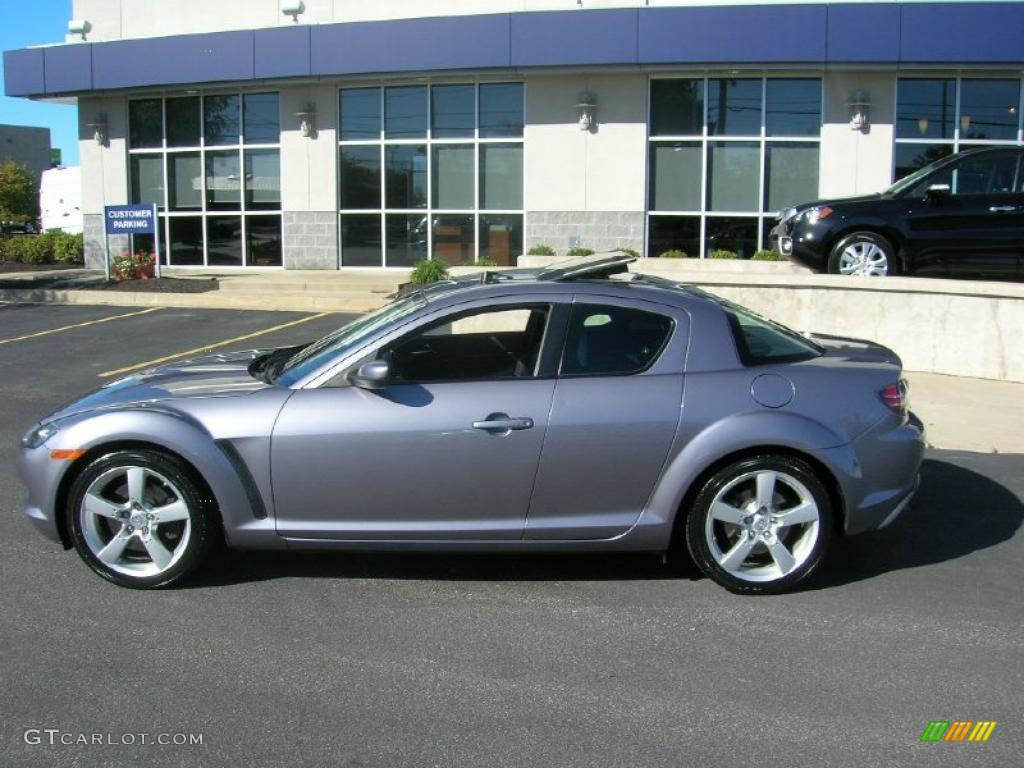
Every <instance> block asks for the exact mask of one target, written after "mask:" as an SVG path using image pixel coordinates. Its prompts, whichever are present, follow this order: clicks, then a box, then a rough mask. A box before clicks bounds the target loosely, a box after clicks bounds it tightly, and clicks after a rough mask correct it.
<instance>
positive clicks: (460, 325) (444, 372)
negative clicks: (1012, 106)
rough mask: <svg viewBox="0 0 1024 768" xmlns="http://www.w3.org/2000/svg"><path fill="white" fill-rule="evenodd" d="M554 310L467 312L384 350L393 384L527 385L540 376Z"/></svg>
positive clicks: (541, 307) (542, 307)
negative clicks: (513, 381)
mask: <svg viewBox="0 0 1024 768" xmlns="http://www.w3.org/2000/svg"><path fill="white" fill-rule="evenodd" d="M549 314H550V307H548V306H547V305H531V306H521V307H515V308H508V309H505V308H499V309H494V308H488V309H482V310H476V311H472V312H464V313H460V314H457V315H454V316H450V317H447V318H444V319H443V320H439V321H437V322H434V323H431V324H429V325H428V326H427V327H425V328H420V329H417V330H416V331H414V332H413V333H412V334H410V335H408V336H405V337H403V338H401V339H399V340H397V341H395V342H393V343H392V344H390V345H388V347H387V348H385V349H384V350H382V353H381V356H382V357H386V358H387V360H388V362H389V363H390V366H391V374H392V379H393V380H394V381H395V382H407V383H412V382H430V381H475V380H484V379H526V378H532V377H534V376H536V375H537V365H538V363H539V361H540V350H541V345H542V343H543V340H544V329H545V327H546V326H547V320H548V315H549Z"/></svg>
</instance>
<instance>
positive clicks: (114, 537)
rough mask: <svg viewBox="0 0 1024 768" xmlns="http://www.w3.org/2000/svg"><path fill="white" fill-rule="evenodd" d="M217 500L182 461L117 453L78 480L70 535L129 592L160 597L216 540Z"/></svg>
mask: <svg viewBox="0 0 1024 768" xmlns="http://www.w3.org/2000/svg"><path fill="white" fill-rule="evenodd" d="M208 496H209V494H208V493H206V492H204V491H203V490H202V489H201V485H200V484H199V483H197V482H196V480H195V479H194V478H193V476H192V472H190V471H189V469H188V468H187V467H184V466H182V464H181V463H180V462H179V461H177V460H176V459H175V458H174V457H172V456H168V455H166V454H163V453H158V452H156V451H145V450H133V451H116V452H113V453H108V454H106V455H104V456H101V457H99V458H97V459H96V460H95V461H93V462H92V463H91V464H89V466H87V467H86V468H85V470H83V471H82V473H81V474H80V475H79V476H78V477H77V478H76V479H75V482H74V483H73V485H72V486H71V493H70V494H69V500H68V507H67V511H66V514H67V516H68V530H69V531H71V537H72V540H73V542H74V545H75V549H76V550H77V551H78V554H79V555H80V556H81V557H82V559H83V560H84V561H85V562H86V564H87V565H88V566H89V567H90V568H92V569H93V570H94V571H95V572H96V573H98V574H99V575H100V576H102V577H103V578H105V579H108V580H109V581H112V582H114V583H115V584H119V585H121V586H124V587H132V588H136V589H152V588H156V587H165V586H169V585H170V584H173V583H176V582H178V581H180V580H182V579H183V578H185V577H186V576H187V575H189V574H190V573H192V572H193V571H194V570H195V569H196V567H197V566H198V565H199V564H200V562H201V561H202V560H203V558H204V556H205V555H206V553H207V552H208V551H209V549H210V547H211V545H212V543H213V541H214V539H215V537H216V535H217V526H216V523H215V520H216V516H215V513H214V512H213V510H212V509H209V507H210V506H211V505H210V503H209V498H208Z"/></svg>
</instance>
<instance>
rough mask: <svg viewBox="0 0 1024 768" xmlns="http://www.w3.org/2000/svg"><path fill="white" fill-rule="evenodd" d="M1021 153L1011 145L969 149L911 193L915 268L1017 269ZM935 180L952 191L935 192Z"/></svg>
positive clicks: (1023, 217)
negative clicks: (970, 151) (977, 150)
mask: <svg viewBox="0 0 1024 768" xmlns="http://www.w3.org/2000/svg"><path fill="white" fill-rule="evenodd" d="M1020 157H1021V153H1020V152H1017V151H1012V150H1010V151H1005V152H985V153H981V154H971V155H967V156H965V157H964V158H962V159H961V160H959V161H956V162H953V163H951V164H949V165H947V166H945V167H944V168H942V169H941V170H940V171H938V172H937V173H936V174H933V175H932V176H929V177H928V178H927V179H925V180H924V181H923V182H922V184H921V185H919V186H918V187H917V188H916V189H915V190H912V191H911V193H910V194H908V195H907V197H906V198H905V200H906V201H907V203H908V208H907V213H906V226H907V231H908V250H909V252H910V257H911V260H912V264H913V266H914V268H915V271H917V272H919V273H921V274H938V275H941V274H949V275H955V274H964V275H976V276H985V277H996V278H1006V277H1013V276H1014V275H1015V274H1016V273H1017V270H1018V263H1019V261H1020V259H1021V256H1022V253H1024V246H1022V243H1024V196H1022V195H1021V193H1020V191H1019V190H1020V188H1021V187H1020V183H1021V168H1020ZM934 185H944V186H947V187H948V191H938V192H936V191H935V189H934ZM930 188H931V190H932V191H929V189H930Z"/></svg>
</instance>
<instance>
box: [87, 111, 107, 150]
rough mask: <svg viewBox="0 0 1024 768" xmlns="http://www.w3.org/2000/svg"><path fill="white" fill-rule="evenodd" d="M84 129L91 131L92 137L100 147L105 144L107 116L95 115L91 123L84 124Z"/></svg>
mask: <svg viewBox="0 0 1024 768" xmlns="http://www.w3.org/2000/svg"><path fill="white" fill-rule="evenodd" d="M86 127H87V128H88V129H89V130H90V131H92V137H93V139H94V140H95V141H96V143H97V144H99V145H100V146H101V147H102V146H105V145H106V143H107V116H106V115H96V117H94V118H93V121H92V122H91V123H86Z"/></svg>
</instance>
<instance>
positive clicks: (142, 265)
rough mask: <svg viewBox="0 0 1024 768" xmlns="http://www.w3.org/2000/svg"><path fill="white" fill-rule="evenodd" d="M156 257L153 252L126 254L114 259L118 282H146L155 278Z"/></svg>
mask: <svg viewBox="0 0 1024 768" xmlns="http://www.w3.org/2000/svg"><path fill="white" fill-rule="evenodd" d="M155 263H156V256H155V255H154V254H153V253H152V252H145V251H137V252H135V253H134V254H132V253H128V252H124V253H122V254H121V255H120V256H115V257H114V277H116V278H117V279H118V280H138V279H140V278H141V279H143V280H146V279H147V278H150V277H152V276H153V265H154V264H155Z"/></svg>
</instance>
